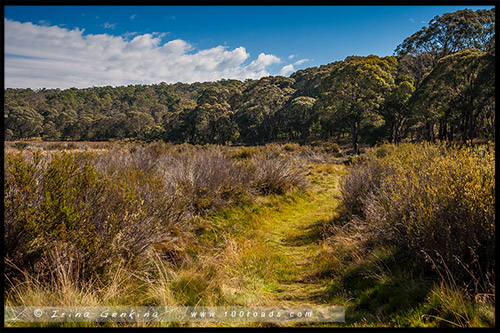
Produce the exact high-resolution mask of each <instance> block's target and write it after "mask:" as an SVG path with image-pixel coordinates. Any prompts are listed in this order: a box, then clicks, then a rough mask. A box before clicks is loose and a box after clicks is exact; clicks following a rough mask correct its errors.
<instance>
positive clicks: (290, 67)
mask: <svg viewBox="0 0 500 333" xmlns="http://www.w3.org/2000/svg"><path fill="white" fill-rule="evenodd" d="M294 71H295V68H293V65H286V66H283V67H282V68H281V70H280V73H279V75H282V76H286V75H288V74H290V73H292V72H294Z"/></svg>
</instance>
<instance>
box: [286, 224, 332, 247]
mask: <svg viewBox="0 0 500 333" xmlns="http://www.w3.org/2000/svg"><path fill="white" fill-rule="evenodd" d="M325 223H327V221H326V220H324V219H320V220H318V221H315V222H314V223H312V224H309V225H307V226H306V227H304V228H301V229H300V230H299V233H298V234H296V235H290V236H288V237H286V238H285V239H284V240H283V243H284V245H287V246H297V247H299V246H307V245H309V244H312V243H317V242H319V241H320V240H322V239H323V233H324V225H325Z"/></svg>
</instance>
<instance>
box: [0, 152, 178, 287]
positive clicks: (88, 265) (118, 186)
mask: <svg viewBox="0 0 500 333" xmlns="http://www.w3.org/2000/svg"><path fill="white" fill-rule="evenodd" d="M92 162H93V160H92V156H91V155H89V154H81V153H73V154H69V153H64V152H62V153H57V154H54V155H52V156H51V157H50V158H46V159H44V160H43V159H41V157H40V154H39V153H37V152H35V153H34V154H33V156H32V157H31V159H27V160H23V158H22V157H21V156H20V155H6V162H5V163H6V168H5V201H4V202H5V249H6V251H5V254H6V258H7V259H8V260H9V261H11V262H12V263H13V264H14V265H15V266H17V267H18V268H19V269H21V270H23V269H26V270H29V271H31V272H33V273H38V274H41V275H44V274H46V273H48V272H50V271H51V270H53V269H54V267H51V265H52V262H51V261H50V260H49V259H48V258H49V257H50V255H51V253H53V251H54V250H55V249H56V248H60V247H64V248H66V249H67V251H66V252H67V253H65V255H66V257H65V258H68V261H67V262H66V263H63V264H68V265H69V264H70V260H74V261H77V262H78V263H79V264H81V266H82V270H81V273H82V274H84V275H85V278H89V277H90V276H91V275H92V274H93V273H99V272H103V271H104V270H105V268H106V267H107V266H108V265H109V264H112V263H113V261H114V260H119V259H121V258H126V259H130V260H131V262H132V263H134V261H136V259H137V258H139V257H140V256H139V255H140V254H141V253H143V251H144V250H145V249H147V248H148V247H149V246H150V245H152V244H154V243H157V242H161V241H164V240H165V239H168V238H169V237H170V236H169V228H170V227H171V226H172V225H174V224H179V223H182V222H183V220H184V219H183V212H182V205H180V204H179V198H178V197H176V196H175V195H173V193H168V192H166V191H165V190H166V189H167V188H166V187H165V186H164V184H163V182H162V180H161V179H159V178H158V177H154V176H153V175H151V174H146V173H144V172H142V171H140V170H134V169H131V170H125V171H122V172H120V173H114V174H112V175H106V174H105V173H103V172H99V171H98V170H97V169H96V168H95V167H94V166H93V165H92ZM7 273H8V274H10V275H13V274H14V272H13V271H12V270H11V271H8V272H7Z"/></svg>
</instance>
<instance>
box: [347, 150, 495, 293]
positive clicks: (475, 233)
mask: <svg viewBox="0 0 500 333" xmlns="http://www.w3.org/2000/svg"><path fill="white" fill-rule="evenodd" d="M494 155H495V154H494V150H493V149H492V148H487V147H485V146H478V147H461V148H457V147H446V146H443V145H440V144H436V145H435V144H428V143H425V144H401V145H399V146H394V145H385V146H382V147H380V148H379V149H377V150H374V151H373V152H371V153H369V154H368V155H367V156H366V158H364V159H362V160H361V161H359V162H357V163H355V164H354V165H353V166H352V167H351V169H350V171H349V173H348V174H347V176H346V177H344V178H343V179H342V182H341V193H342V198H343V210H344V212H345V213H346V214H347V215H348V216H350V217H351V220H353V221H355V222H357V223H359V224H364V225H366V228H367V230H368V231H369V235H370V237H371V238H372V239H378V240H380V241H382V242H385V241H389V242H396V243H398V244H399V245H400V246H402V247H404V248H406V249H407V250H408V251H409V253H410V254H411V255H413V256H420V257H424V256H423V254H426V255H427V256H428V258H430V260H432V261H434V262H436V263H438V264H437V265H436V267H438V268H439V267H443V266H446V267H449V269H450V272H451V274H452V275H453V276H454V278H455V279H457V280H458V281H462V282H465V283H468V282H473V283H472V286H474V289H473V291H475V292H477V291H478V290H483V291H484V290H486V291H488V290H489V291H491V290H490V289H491V284H490V283H489V281H490V280H492V277H493V276H494V267H495V260H494V253H495V236H494V235H495V209H494V207H495V161H494V157H495V156H494Z"/></svg>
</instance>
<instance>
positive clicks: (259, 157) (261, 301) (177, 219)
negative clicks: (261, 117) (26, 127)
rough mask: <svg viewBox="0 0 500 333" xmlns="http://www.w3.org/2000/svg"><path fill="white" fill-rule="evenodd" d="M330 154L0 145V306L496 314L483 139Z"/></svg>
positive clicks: (354, 320)
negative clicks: (1, 223) (1, 220)
mask: <svg viewBox="0 0 500 333" xmlns="http://www.w3.org/2000/svg"><path fill="white" fill-rule="evenodd" d="M342 153H343V151H342V149H340V151H338V150H337V148H336V149H329V147H328V146H326V147H324V148H322V147H309V146H299V145H297V144H285V145H278V144H270V145H266V146H252V147H229V146H215V145H205V146H192V145H188V144H184V145H171V144H165V143H162V142H153V143H148V144H142V145H141V144H139V143H125V142H114V143H106V142H66V143H62V142H57V143H42V144H40V143H35V144H33V143H27V144H19V143H16V142H14V143H12V142H7V143H6V145H5V157H6V158H5V175H4V177H5V217H6V219H5V223H6V224H5V230H6V234H5V244H6V245H5V246H6V247H5V248H6V258H5V268H6V269H5V280H6V288H7V290H6V302H5V305H6V306H19V305H24V306H114V305H135V306H152V305H162V306H167V305H168V306H195V305H203V306H304V305H310V306H321V305H330V306H335V305H339V306H344V307H345V309H346V321H345V322H343V323H322V324H318V325H316V326H329V327H360V326H361V327H366V326H376V327H388V326H395V327H456V326H460V327H471V326H472V327H476V326H479V327H493V326H494V325H495V321H494V318H495V309H494V304H495V303H494V302H495V299H494V288H495V285H494V272H495V262H494V261H488V260H486V259H488V258H490V259H491V258H494V256H492V253H493V254H494V244H495V243H494V232H495V229H494V227H495V215H494V201H495V196H494V192H495V191H494V190H495V185H494V183H495V182H494V176H495V168H494V146H493V145H491V144H490V145H489V146H488V145H481V146H477V147H473V148H466V147H464V148H459V147H445V146H443V145H433V144H401V145H383V146H381V147H375V148H373V149H368V150H367V152H366V154H363V155H361V156H359V157H358V158H350V159H348V158H347V156H343V154H342ZM344 162H346V163H344ZM347 162H349V163H347ZM405 223H406V224H405ZM451 226H452V227H453V229H450V228H451ZM450 230H451V232H450ZM426 231H429V232H432V235H431V234H430V233H429V235H427V234H426V233H425V232H426ZM445 231H448V233H446V232H445ZM454 233H455V234H454ZM465 234H468V235H471V237H470V239H466V238H465V237H464V235H465ZM435 235H439V237H435ZM426 237H427V238H426ZM457 237H460V238H461V239H462V240H463V242H455V243H454V245H453V246H451V247H450V246H448V245H449V243H450V241H451V240H455V239H456V238H457ZM467 249H471V250H473V252H474V256H472V257H467V255H466V253H467ZM416 253H421V254H422V255H416ZM435 253H436V254H435ZM453 258H458V259H459V260H458V261H457V260H452V259H453ZM6 325H7V326H14V325H15V326H54V325H61V326H62V325H64V326H90V327H95V326H142V325H144V324H141V323H129V324H120V323H107V324H96V323H83V324H82V323H64V324H54V323H20V324H12V323H8V322H6ZM147 325H148V326H235V325H238V326H260V327H262V326H273V325H275V326H289V325H293V326H304V325H306V324H286V323H280V324H265V323H240V324H231V323H221V324H217V325H216V324H214V323H163V324H159V323H154V324H147ZM306 326H307V325H306Z"/></svg>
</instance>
